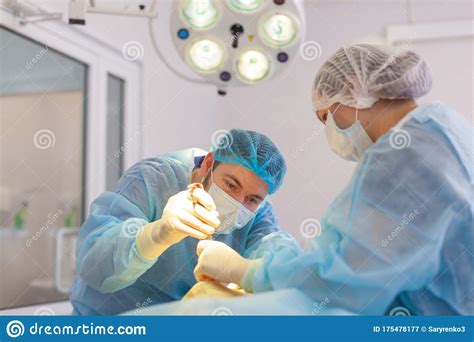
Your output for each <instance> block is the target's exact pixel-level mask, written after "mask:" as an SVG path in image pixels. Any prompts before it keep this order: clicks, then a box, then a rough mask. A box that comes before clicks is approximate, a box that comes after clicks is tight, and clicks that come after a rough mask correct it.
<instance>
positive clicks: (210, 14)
mask: <svg viewBox="0 0 474 342" xmlns="http://www.w3.org/2000/svg"><path fill="white" fill-rule="evenodd" d="M218 14H219V13H218V11H217V7H216V5H215V3H214V1H212V0H182V1H181V15H182V18H183V20H184V22H185V23H186V24H189V25H190V26H191V27H193V28H195V29H198V30H199V29H206V28H209V27H211V26H212V25H214V24H215V23H216V21H217V19H218Z"/></svg>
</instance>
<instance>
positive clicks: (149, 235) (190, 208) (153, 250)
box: [136, 186, 220, 260]
mask: <svg viewBox="0 0 474 342" xmlns="http://www.w3.org/2000/svg"><path fill="white" fill-rule="evenodd" d="M190 187H191V186H190ZM193 195H194V199H195V201H196V202H197V203H196V204H194V203H193V199H192V197H191V193H190V190H186V191H182V192H179V193H178V194H176V195H174V196H172V197H170V198H169V199H168V202H167V204H166V206H165V208H164V209H163V214H162V216H161V219H159V220H157V221H155V222H152V223H149V224H147V225H145V226H144V227H143V228H142V229H141V230H140V231H139V232H138V234H137V240H136V241H137V248H138V250H139V252H140V254H141V255H142V256H143V257H145V258H146V259H150V260H152V259H154V258H156V257H158V256H159V255H161V254H162V253H163V252H164V251H165V250H166V249H167V248H169V247H170V246H172V245H174V244H176V243H178V242H180V241H181V240H183V239H184V238H185V237H187V236H191V237H194V238H197V239H207V238H209V236H210V235H212V234H213V233H214V231H215V228H217V227H218V226H219V225H220V221H219V218H218V216H219V214H218V212H217V211H216V205H215V203H214V200H213V199H212V197H211V195H209V194H208V193H207V192H206V191H205V190H204V189H195V190H194V192H193Z"/></svg>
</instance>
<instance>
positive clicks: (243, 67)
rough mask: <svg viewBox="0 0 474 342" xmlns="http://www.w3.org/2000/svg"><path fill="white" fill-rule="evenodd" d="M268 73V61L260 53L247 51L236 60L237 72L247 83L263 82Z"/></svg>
mask: <svg viewBox="0 0 474 342" xmlns="http://www.w3.org/2000/svg"><path fill="white" fill-rule="evenodd" d="M269 71H270V60H269V59H268V58H267V56H265V54H263V53H262V52H260V51H256V50H248V51H245V52H244V53H242V54H241V55H240V56H239V58H238V60H237V72H238V74H239V76H240V77H241V78H243V80H244V81H246V82H249V83H254V82H258V81H260V80H263V79H264V78H265V77H266V76H267V75H268V72H269Z"/></svg>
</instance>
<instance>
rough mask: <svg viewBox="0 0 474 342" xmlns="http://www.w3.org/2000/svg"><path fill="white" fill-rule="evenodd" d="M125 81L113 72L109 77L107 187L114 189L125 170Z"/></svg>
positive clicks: (110, 189)
mask: <svg viewBox="0 0 474 342" xmlns="http://www.w3.org/2000/svg"><path fill="white" fill-rule="evenodd" d="M124 84H125V83H124V81H123V80H122V79H120V78H118V77H115V76H113V75H111V74H109V75H108V77H107V159H108V160H107V172H106V189H107V190H108V191H113V190H114V188H115V185H116V184H117V181H118V180H119V178H120V176H121V175H122V172H123V154H124V152H125V148H126V146H124V144H123V109H124V100H123V95H124Z"/></svg>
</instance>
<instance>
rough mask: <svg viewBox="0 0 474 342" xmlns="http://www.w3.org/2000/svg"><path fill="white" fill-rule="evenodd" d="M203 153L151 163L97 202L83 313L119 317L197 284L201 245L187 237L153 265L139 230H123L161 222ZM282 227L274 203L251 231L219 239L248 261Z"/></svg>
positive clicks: (79, 260) (81, 247)
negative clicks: (142, 247)
mask: <svg viewBox="0 0 474 342" xmlns="http://www.w3.org/2000/svg"><path fill="white" fill-rule="evenodd" d="M198 151H199V149H188V150H184V151H179V152H176V153H170V154H165V155H162V156H160V157H158V158H150V159H145V160H143V161H141V162H139V163H137V164H135V165H134V166H132V167H131V168H130V169H129V170H128V171H127V172H126V173H125V174H124V175H123V176H122V177H121V179H120V180H119V182H118V184H117V187H116V189H115V191H114V192H105V193H103V194H102V195H100V196H99V197H98V198H97V199H96V200H95V201H94V202H93V203H92V205H91V210H90V215H89V216H88V217H87V219H86V221H85V222H84V224H83V226H82V227H81V230H80V232H79V237H78V241H77V247H76V272H77V275H76V277H75V279H74V282H73V284H72V287H71V294H70V297H71V302H72V304H73V307H74V312H75V313H76V314H81V315H101V314H103V315H114V314H118V313H122V312H125V311H129V310H133V309H136V308H143V307H147V306H150V305H155V304H159V303H164V302H169V301H173V300H177V299H181V298H182V297H183V296H184V295H185V294H186V292H188V290H189V289H190V288H191V287H192V286H193V285H194V284H195V282H196V280H195V279H194V275H193V270H194V267H195V266H196V262H197V257H196V245H197V243H198V240H197V239H194V238H190V237H188V238H185V239H184V240H182V241H181V242H179V243H178V244H175V245H173V246H172V247H170V248H169V249H167V250H166V251H165V252H164V253H163V254H162V255H161V256H159V257H158V258H157V259H156V260H151V261H149V260H146V259H144V258H143V257H142V256H141V255H140V254H139V252H138V250H137V246H136V243H135V238H134V232H135V234H136V230H134V229H124V228H126V227H133V226H134V225H136V224H137V222H138V223H139V224H140V225H144V224H146V223H148V222H153V221H155V220H157V219H159V218H160V217H161V215H162V212H163V208H164V206H165V205H166V203H167V201H168V198H169V197H171V196H173V195H175V194H177V193H178V192H180V191H183V190H186V189H187V186H188V184H189V183H190V179H191V171H192V169H193V167H194V162H193V160H194V156H195V154H196V153H197V152H198ZM201 151H202V150H201ZM129 223H131V224H129ZM278 227H279V226H278V221H277V219H276V216H275V215H274V212H273V209H272V206H271V204H270V202H268V201H267V202H266V204H265V205H264V206H263V207H262V208H261V209H259V211H258V212H257V215H256V217H255V218H254V219H253V220H252V221H250V222H249V223H248V224H247V225H246V226H245V227H243V228H242V229H237V230H234V231H233V232H232V233H230V234H226V235H224V234H220V235H215V236H214V239H215V240H217V241H222V242H224V243H226V244H228V245H229V246H231V247H232V248H234V249H236V250H237V251H239V253H241V254H244V255H246V254H248V253H249V251H250V250H251V249H252V247H253V246H255V245H256V243H257V242H258V241H260V240H261V239H262V238H263V237H264V236H265V235H267V234H270V233H272V232H275V231H277V230H278V229H279V228H278Z"/></svg>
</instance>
